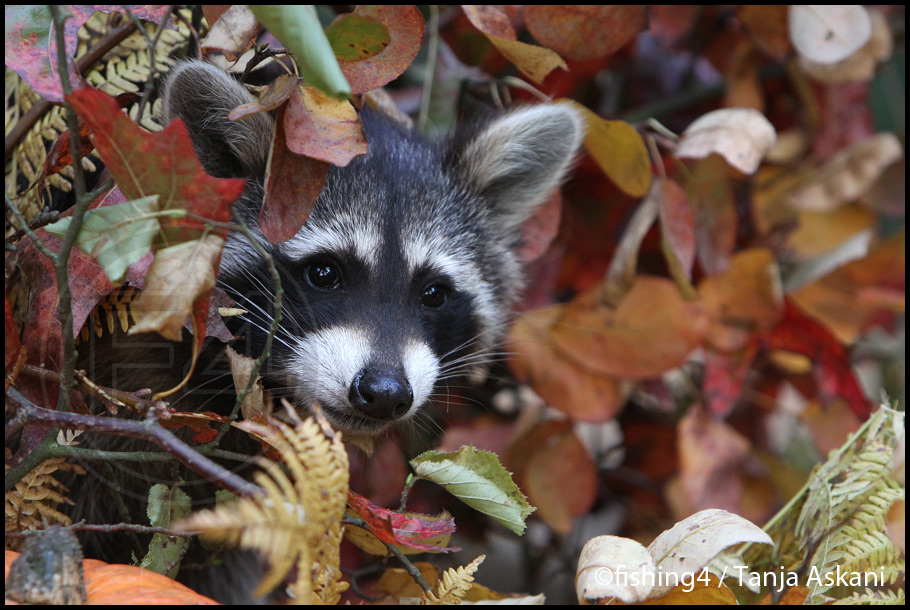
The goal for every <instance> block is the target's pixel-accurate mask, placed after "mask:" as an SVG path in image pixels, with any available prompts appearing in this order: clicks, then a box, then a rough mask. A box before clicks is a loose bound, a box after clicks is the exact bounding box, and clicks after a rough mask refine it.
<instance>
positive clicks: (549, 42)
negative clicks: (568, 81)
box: [525, 4, 647, 61]
mask: <svg viewBox="0 0 910 610" xmlns="http://www.w3.org/2000/svg"><path fill="white" fill-rule="evenodd" d="M525 22H526V23H527V26H528V31H530V32H531V34H532V35H533V36H534V38H535V39H536V40H537V42H539V43H540V44H542V45H544V46H545V47H548V48H550V49H553V50H554V51H556V52H557V53H559V54H560V55H562V56H563V57H568V58H569V59H576V60H581V61H585V60H591V59H599V58H601V57H606V56H607V55H609V54H611V53H614V52H616V51H618V50H619V49H620V48H622V47H623V46H624V45H625V44H626V43H628V42H629V41H631V40H632V39H633V38H635V36H636V35H637V34H638V33H639V32H641V31H642V30H644V29H645V26H646V25H647V8H646V7H645V6H644V5H637V4H636V5H632V4H600V5H596V4H595V5H581V4H573V5H567V4H561V5H560V4H530V5H528V6H527V8H525Z"/></svg>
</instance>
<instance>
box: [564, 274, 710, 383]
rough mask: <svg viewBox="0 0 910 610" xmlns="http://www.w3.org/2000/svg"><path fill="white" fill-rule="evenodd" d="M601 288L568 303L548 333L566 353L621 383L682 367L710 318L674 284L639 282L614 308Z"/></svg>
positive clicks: (643, 279)
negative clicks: (602, 297) (604, 300)
mask: <svg viewBox="0 0 910 610" xmlns="http://www.w3.org/2000/svg"><path fill="white" fill-rule="evenodd" d="M601 289H602V287H597V288H595V289H594V290H591V291H588V292H587V293H585V294H583V295H581V296H579V297H578V298H576V299H575V300H574V301H572V302H571V303H569V304H568V306H567V307H566V309H565V312H564V314H563V315H562V316H561V317H560V319H559V321H558V322H557V323H556V324H554V325H553V328H552V329H551V330H550V337H551V339H552V340H553V343H554V344H555V345H556V347H557V348H559V350H560V351H562V352H563V353H564V354H566V355H567V356H569V357H570V358H572V359H573V360H575V361H576V362H577V363H579V364H581V365H583V366H585V367H587V368H589V369H590V370H592V371H596V372H599V373H601V374H605V375H612V376H616V377H621V378H632V379H642V378H646V377H654V376H656V375H660V374H661V373H663V372H665V371H667V370H669V369H672V368H675V367H678V366H680V365H682V364H683V363H684V362H685V361H686V358H687V357H688V356H689V354H690V353H691V352H692V350H693V349H695V348H696V347H697V346H698V345H699V344H700V343H701V342H702V340H703V339H704V336H705V333H706V331H707V328H708V318H707V316H706V314H705V311H704V309H703V308H702V306H701V305H700V304H698V303H690V302H686V301H685V300H684V299H683V298H682V297H681V296H680V294H679V291H678V290H677V289H676V286H675V285H674V284H673V282H671V281H669V280H666V279H663V278H655V277H639V278H638V279H637V280H636V281H635V284H634V285H633V286H632V289H631V290H630V291H629V292H628V294H626V296H625V297H624V298H623V300H622V302H621V303H619V305H618V306H617V307H616V308H615V309H611V308H609V307H607V306H606V305H604V304H603V303H602V302H601V299H600V294H601Z"/></svg>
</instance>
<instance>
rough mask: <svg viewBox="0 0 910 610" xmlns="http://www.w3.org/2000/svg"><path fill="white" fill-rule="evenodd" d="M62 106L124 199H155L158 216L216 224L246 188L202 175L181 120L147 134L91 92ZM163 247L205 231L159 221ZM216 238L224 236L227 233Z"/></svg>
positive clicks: (232, 180) (199, 226)
mask: <svg viewBox="0 0 910 610" xmlns="http://www.w3.org/2000/svg"><path fill="white" fill-rule="evenodd" d="M67 101H68V102H69V103H70V104H71V105H72V106H73V108H74V109H75V110H76V112H77V113H78V114H79V116H80V118H81V119H82V120H83V121H85V123H86V125H88V127H89V129H91V131H92V140H93V142H94V143H95V146H96V148H97V149H98V152H99V154H100V155H101V158H102V159H103V160H104V162H105V165H106V167H107V169H108V170H109V171H110V172H111V174H112V175H113V176H114V179H115V180H116V181H117V185H118V186H119V187H120V189H121V190H122V191H123V194H124V195H126V197H127V199H138V198H140V197H145V196H148V195H158V196H159V204H160V206H161V209H162V210H175V209H182V210H186V211H188V212H190V213H191V214H194V215H196V216H200V217H202V218H207V219H211V220H214V221H216V222H228V221H229V220H230V207H231V204H232V203H233V202H234V201H236V200H237V199H238V198H239V197H240V195H241V193H242V192H243V187H244V185H245V180H243V179H240V178H214V177H212V176H209V175H208V174H206V173H205V171H204V170H203V169H202V165H201V164H200V163H199V161H198V160H197V159H196V155H195V153H194V152H193V144H192V141H191V140H190V136H189V133H188V132H187V130H186V126H185V125H184V124H183V121H182V120H180V119H175V120H174V121H173V122H171V124H170V125H169V126H168V127H167V128H166V129H164V130H163V131H160V132H158V133H148V132H146V131H144V130H143V129H142V128H141V127H139V126H138V125H137V124H136V123H134V122H133V120H132V119H130V118H129V117H128V116H127V115H125V114H124V113H123V112H121V110H120V107H119V105H118V104H117V102H116V101H115V100H114V99H113V98H112V97H111V96H109V95H107V94H106V93H103V92H101V91H98V90H96V89H83V90H81V91H76V92H75V93H73V95H72V96H70V97H69V98H68V99H67ZM161 224H162V233H163V240H162V241H163V242H164V243H159V245H167V244H168V243H171V244H173V243H180V242H183V241H188V240H191V239H197V238H198V237H199V236H200V235H201V234H202V233H203V232H204V231H205V230H206V226H205V223H203V222H202V221H200V220H196V219H193V218H182V219H174V218H162V220H161ZM216 232H218V233H219V234H221V235H222V236H226V235H227V229H225V228H218V229H216Z"/></svg>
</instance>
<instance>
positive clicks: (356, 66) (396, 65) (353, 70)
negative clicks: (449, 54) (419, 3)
mask: <svg viewBox="0 0 910 610" xmlns="http://www.w3.org/2000/svg"><path fill="white" fill-rule="evenodd" d="M356 19H359V20H370V21H375V22H378V24H381V26H383V27H384V28H385V30H386V32H387V40H386V39H385V37H383V40H380V41H376V43H375V46H378V47H379V48H382V47H384V48H382V50H381V51H380V52H378V53H373V51H371V50H366V49H359V50H360V51H361V53H360V54H361V55H363V58H362V59H358V60H357V61H347V60H346V59H345V58H343V57H339V58H338V64H339V65H340V66H341V71H342V72H344V76H345V78H346V79H347V80H348V83H349V84H350V85H351V92H352V93H354V94H355V95H356V94H359V93H366V92H367V91H369V90H370V89H376V88H378V87H382V86H383V85H385V84H387V83H389V82H391V81H392V80H394V79H396V78H398V77H399V76H400V75H401V74H402V73H403V72H404V71H405V69H407V67H408V66H410V65H411V62H413V61H414V58H415V57H417V52H418V51H420V45H421V42H422V41H423V30H424V22H423V16H421V14H420V11H418V10H417V7H416V6H413V5H410V4H361V5H360V6H358V7H357V8H356V9H355V10H354V12H353V13H349V14H347V15H340V16H339V17H338V18H337V19H335V21H333V22H332V24H331V25H330V26H329V27H328V28H326V34H327V35H328V36H329V38H330V40H332V31H333V28H334V29H336V30H338V29H339V28H340V26H342V24H344V22H345V21H346V20H351V21H353V20H356ZM341 42H343V44H344V46H345V47H348V46H351V47H354V46H357V40H354V39H346V40H344V41H341ZM332 44H333V48H334V46H335V44H336V41H335V40H332ZM337 54H338V52H337V51H336V55H337Z"/></svg>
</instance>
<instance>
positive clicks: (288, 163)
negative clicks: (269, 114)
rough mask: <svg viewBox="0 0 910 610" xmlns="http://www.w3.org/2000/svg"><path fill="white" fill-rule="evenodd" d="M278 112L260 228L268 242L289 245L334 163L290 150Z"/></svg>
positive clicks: (281, 113)
mask: <svg viewBox="0 0 910 610" xmlns="http://www.w3.org/2000/svg"><path fill="white" fill-rule="evenodd" d="M286 112H287V109H286V108H284V107H282V108H281V109H280V110H279V111H278V117H277V120H276V121H275V133H274V135H273V136H272V150H271V152H270V154H269V167H268V169H267V170H266V174H265V196H264V198H263V202H262V211H261V212H260V213H259V228H260V229H261V230H262V234H263V235H264V236H265V238H266V239H267V240H269V241H270V242H272V243H273V244H274V243H280V242H283V241H287V240H289V239H290V238H292V237H294V236H295V235H297V232H298V231H300V227H302V226H303V223H304V222H306V219H307V218H308V217H309V215H310V212H312V211H313V208H314V207H315V206H316V201H317V200H318V199H319V195H320V194H321V193H322V187H323V186H324V185H325V181H326V178H327V177H328V175H329V168H330V166H331V165H330V163H329V162H328V161H322V160H320V159H313V158H311V157H308V156H306V155H299V154H297V153H295V152H293V151H292V150H290V149H289V148H288V146H287V136H286V135H285V122H284V116H285V114H286Z"/></svg>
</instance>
